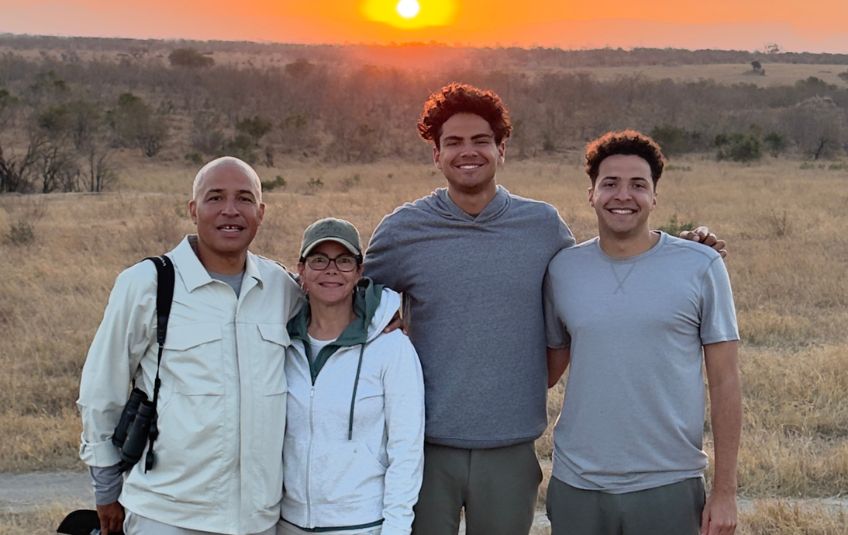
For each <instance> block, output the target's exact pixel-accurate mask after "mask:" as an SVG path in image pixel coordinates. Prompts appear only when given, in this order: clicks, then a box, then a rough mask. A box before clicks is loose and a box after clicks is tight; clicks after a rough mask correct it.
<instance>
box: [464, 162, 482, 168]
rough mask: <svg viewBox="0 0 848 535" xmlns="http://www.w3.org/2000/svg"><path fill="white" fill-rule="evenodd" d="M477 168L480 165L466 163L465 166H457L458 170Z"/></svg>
mask: <svg viewBox="0 0 848 535" xmlns="http://www.w3.org/2000/svg"><path fill="white" fill-rule="evenodd" d="M478 167H480V164H471V163H467V164H465V165H460V166H459V168H460V169H477V168H478Z"/></svg>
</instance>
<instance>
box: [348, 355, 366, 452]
mask: <svg viewBox="0 0 848 535" xmlns="http://www.w3.org/2000/svg"><path fill="white" fill-rule="evenodd" d="M363 353H365V344H364V343H363V344H360V346H359V363H358V364H357V365H356V379H354V381H353V395H352V396H351V397H350V417H349V419H348V423H347V439H348V440H353V408H354V407H355V406H356V389H357V388H359V372H360V370H362V355H363Z"/></svg>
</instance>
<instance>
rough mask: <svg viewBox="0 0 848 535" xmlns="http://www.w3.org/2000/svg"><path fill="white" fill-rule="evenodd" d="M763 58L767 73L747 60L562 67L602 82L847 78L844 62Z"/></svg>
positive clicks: (784, 82) (837, 81)
mask: <svg viewBox="0 0 848 535" xmlns="http://www.w3.org/2000/svg"><path fill="white" fill-rule="evenodd" d="M767 59H768V58H766V59H764V60H763V68H764V69H765V75H764V76H760V75H758V74H754V73H753V72H751V66H750V65H749V64H746V63H714V64H707V65H645V66H636V67H630V66H628V67H597V66H596V67H592V68H591V69H580V68H574V69H563V70H564V71H565V72H588V73H591V74H592V76H594V77H595V78H596V79H598V80H601V81H607V80H613V79H615V78H617V77H622V76H634V75H640V76H644V77H645V78H647V79H649V80H661V79H664V78H668V79H671V80H674V81H675V82H693V81H697V80H710V81H713V82H715V83H717V84H722V85H733V84H754V85H757V86H759V87H777V86H791V85H793V84H794V83H795V82H796V81H798V80H806V79H807V78H809V77H810V76H814V77H816V78H819V79H820V80H824V81H825V82H827V83H829V84H834V85H836V86H839V87H844V86H845V85H846V81H845V80H843V79H841V78H840V77H839V74H840V73H843V72H845V71H846V67H845V65H812V64H804V63H768V61H767Z"/></svg>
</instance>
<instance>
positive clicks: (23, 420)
mask: <svg viewBox="0 0 848 535" xmlns="http://www.w3.org/2000/svg"><path fill="white" fill-rule="evenodd" d="M802 167H803V168H802ZM260 171H261V173H262V175H263V177H265V176H269V175H270V176H273V175H275V174H278V173H281V172H285V173H286V175H287V176H289V177H291V178H290V179H289V184H288V185H287V187H286V189H285V190H284V191H282V192H277V191H273V192H270V193H267V194H266V198H265V200H266V202H267V203H268V209H267V216H266V220H265V222H264V223H263V226H262V228H261V230H260V234H259V236H258V237H257V240H256V242H255V247H254V250H255V251H256V252H257V253H260V254H263V255H266V256H269V257H273V258H277V259H280V260H281V261H283V262H284V263H286V264H288V265H293V263H294V262H295V260H296V250H297V246H298V243H299V239H300V233H301V232H302V229H303V228H304V227H305V226H306V225H307V224H308V223H309V222H311V221H312V220H314V219H316V218H318V217H322V216H326V215H336V216H340V217H344V218H347V219H350V220H351V221H353V222H355V223H356V224H357V225H358V227H359V228H360V230H361V232H362V233H363V235H364V236H368V235H370V232H371V230H372V229H373V228H374V226H375V225H376V224H377V223H378V222H379V220H380V218H381V217H382V215H383V214H385V213H387V212H389V211H390V210H391V209H393V208H394V207H395V206H397V205H398V204H400V203H401V202H403V201H405V200H409V199H413V198H416V197H418V196H421V195H424V194H426V193H428V192H429V191H431V190H432V189H433V188H434V187H438V186H439V185H440V184H441V181H442V178H441V176H440V175H439V174H438V173H437V172H436V171H435V170H433V169H431V168H430V167H429V166H426V165H419V164H411V163H403V162H380V163H376V164H369V165H359V166H332V167H320V166H319V167H307V166H301V167H298V166H295V165H293V166H291V167H286V168H284V169H282V168H280V169H264V168H261V169H260ZM193 172H194V168H193V167H189V166H168V167H164V166H162V167H156V166H152V167H151V166H148V167H146V168H145V169H144V172H143V173H139V176H138V177H137V179H136V184H134V187H133V188H132V190H125V189H123V188H119V189H118V191H115V192H113V193H104V194H99V195H90V194H66V195H60V194H55V195H43V196H37V197H36V196H3V197H0V232H2V233H3V234H4V235H5V241H4V243H3V244H2V251H3V254H2V258H1V259H0V288H2V290H0V324H2V329H3V332H4V333H5V336H4V344H3V350H2V357H0V366H2V368H3V370H4V372H3V374H2V375H0V407H2V409H0V429H2V433H3V437H4V438H3V440H2V442H0V471H15V472H17V471H31V470H51V469H72V470H77V469H81V468H82V466H81V464H80V462H79V461H78V459H77V456H76V449H77V445H78V437H79V431H80V428H79V421H78V417H77V413H76V410H75V406H74V400H75V398H76V395H77V386H78V380H79V373H80V370H81V367H82V364H83V361H84V357H85V352H86V349H87V344H88V343H89V342H90V340H91V338H92V336H93V333H94V331H95V329H96V327H97V324H98V322H99V320H100V317H101V314H102V310H103V307H104V305H105V301H106V298H107V296H108V292H109V289H110V288H111V285H112V283H113V280H114V277H115V275H116V274H117V273H118V272H119V271H120V270H121V269H122V268H124V267H125V266H127V265H129V264H131V263H132V262H134V261H136V260H137V259H139V258H142V257H144V256H146V255H149V254H154V253H159V252H161V251H164V250H167V249H169V248H170V247H171V246H172V245H173V244H175V243H176V242H177V241H178V240H179V239H180V238H181V236H182V235H183V234H184V233H186V232H190V231H191V223H190V220H189V219H188V218H187V216H186V213H185V206H184V205H185V201H186V198H187V195H188V191H189V185H190V181H191V178H192V174H193ZM142 175H143V176H142ZM315 177H319V180H320V181H321V182H322V184H323V186H318V187H316V186H314V185H312V186H310V185H309V184H308V182H309V180H311V179H314V178H315ZM499 178H500V181H501V183H502V184H504V185H505V186H506V187H507V188H508V189H510V190H511V191H512V192H514V193H517V194H520V195H525V196H530V197H535V198H540V199H544V200H546V201H548V202H550V203H552V204H553V205H555V206H556V207H557V208H558V209H559V210H560V212H561V214H562V215H563V217H564V218H565V219H566V221H567V222H568V223H569V224H570V225H571V227H572V229H573V231H574V233H575V234H576V236H577V237H578V239H584V238H589V237H591V236H592V235H593V232H594V228H595V222H594V214H593V212H592V211H591V210H590V209H589V208H588V206H587V205H586V201H585V188H586V185H587V180H586V179H585V177H584V176H583V175H582V174H581V172H580V169H579V167H578V155H577V154H576V153H575V154H571V155H567V156H566V157H564V158H562V159H557V160H554V159H552V160H545V161H523V162H517V163H516V162H512V163H508V165H507V166H506V167H505V168H504V169H503V170H502V172H501V174H500V175H499ZM847 181H848V173H846V167H845V165H844V164H841V163H838V162H833V163H830V164H827V165H825V164H822V165H821V166H818V165H802V164H801V163H800V162H797V161H786V160H768V161H765V162H762V163H760V164H758V165H755V166H745V165H739V164H731V163H716V162H713V161H710V160H708V159H701V158H689V159H685V160H680V161H677V160H676V161H674V162H673V163H672V165H671V166H670V169H669V170H668V172H667V175H666V176H665V177H664V178H663V179H662V181H661V182H660V185H659V188H658V191H659V196H660V197H659V207H658V209H657V211H656V212H655V213H654V216H653V221H654V223H655V225H657V226H659V225H665V224H668V223H669V222H674V221H677V222H690V221H692V222H697V223H706V224H709V225H710V226H711V227H712V228H713V229H715V230H716V231H717V232H718V233H719V234H720V235H721V236H722V237H723V238H725V239H727V240H728V242H729V244H730V250H731V256H730V258H729V259H728V260H727V263H728V268H729V270H730V273H731V277H732V281H733V286H734V293H735V298H736V304H737V308H738V314H739V322H740V329H741V333H742V337H743V340H744V342H743V344H742V348H741V366H742V376H743V380H744V398H745V401H744V403H745V423H744V426H745V428H744V435H743V443H742V449H741V454H740V460H739V485H740V495H741V496H743V497H744V498H746V499H747V500H751V501H750V502H746V503H748V505H747V506H746V507H745V508H744V511H743V514H742V518H743V526H742V528H741V529H740V531H741V532H742V533H750V534H766V533H779V534H783V533H787V534H788V533H815V534H819V533H821V534H825V533H826V534H836V533H845V523H846V522H845V521H846V518H845V513H844V511H845V510H844V508H843V509H839V508H833V507H830V508H829V507H828V506H827V505H826V504H823V503H821V502H817V501H815V500H813V501H809V499H815V498H825V497H834V496H836V497H839V496H844V494H845V492H846V489H848V374H845V373H844V370H845V368H846V367H848V335H846V332H845V328H844V325H845V324H846V323H848V278H846V277H845V265H846V262H848V218H846V217H845V215H844V206H845V204H846V202H848V188H846V182H847ZM22 221H28V222H30V223H31V224H32V229H31V230H32V240H31V241H30V242H27V243H14V239H15V238H14V236H15V235H16V234H15V233H16V232H21V230H20V228H22V227H21V226H20V225H19V223H20V222H22ZM16 229H17V230H16ZM562 395H563V387H562V384H560V385H558V386H557V387H555V388H554V389H553V390H552V392H551V396H550V402H549V411H550V414H551V420H552V421H553V420H554V419H555V417H556V414H557V413H558V410H559V406H560V404H561V402H562ZM550 440H551V439H550V432H548V433H546V434H545V435H544V436H543V437H542V438H541V439H540V440H539V442H538V443H537V448H538V451H539V454H540V456H541V457H542V458H550V452H551V442H550ZM799 499H802V500H801V501H798V500H799ZM43 514H47V515H48V516H49V515H50V511H49V510H46V511H45V512H44V513H43ZM52 514H53V515H54V516H55V515H56V514H57V512H55V511H54V512H53V513H52ZM38 518H42V516H39V517H38ZM7 520H9V522H10V523H14V524H15V525H17V526H18V527H19V528H20V529H23V528H24V526H26V525H27V523H28V522H29V520H27V517H26V515H17V516H15V517H8V518H7Z"/></svg>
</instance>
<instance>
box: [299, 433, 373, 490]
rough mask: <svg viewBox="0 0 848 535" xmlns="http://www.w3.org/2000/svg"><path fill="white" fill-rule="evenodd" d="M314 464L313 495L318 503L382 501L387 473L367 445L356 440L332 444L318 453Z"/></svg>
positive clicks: (327, 442)
mask: <svg viewBox="0 0 848 535" xmlns="http://www.w3.org/2000/svg"><path fill="white" fill-rule="evenodd" d="M313 447H315V445H314V444H313ZM311 464H312V477H311V479H312V481H313V487H312V489H310V491H311V492H310V494H311V495H312V497H313V500H314V501H315V502H317V503H327V504H352V503H359V502H363V501H365V502H367V501H370V500H378V501H382V496H383V479H384V476H385V473H386V470H385V468H383V466H382V465H381V464H380V463H379V462H378V461H377V459H376V458H375V457H374V456H373V455H372V454H371V452H370V451H369V449H368V448H367V447H366V446H365V444H363V443H361V442H359V441H356V440H351V441H348V440H333V441H330V440H328V441H326V442H325V443H323V444H322V445H321V451H319V452H316V454H315V456H314V457H313V459H312V463H311Z"/></svg>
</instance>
